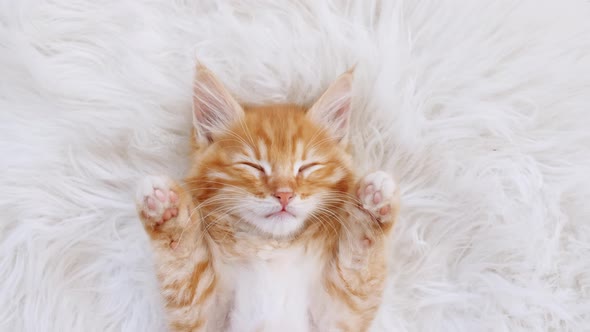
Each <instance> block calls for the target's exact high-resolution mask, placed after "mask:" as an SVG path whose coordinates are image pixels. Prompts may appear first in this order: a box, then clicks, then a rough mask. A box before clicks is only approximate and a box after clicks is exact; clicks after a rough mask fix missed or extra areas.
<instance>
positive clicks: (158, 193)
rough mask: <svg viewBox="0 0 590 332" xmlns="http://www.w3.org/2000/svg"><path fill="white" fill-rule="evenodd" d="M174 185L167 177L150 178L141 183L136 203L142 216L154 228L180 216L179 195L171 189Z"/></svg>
mask: <svg viewBox="0 0 590 332" xmlns="http://www.w3.org/2000/svg"><path fill="white" fill-rule="evenodd" d="M172 184H173V182H172V180H171V179H170V178H168V177H166V176H148V177H145V178H143V179H142V180H141V181H140V183H139V187H138V188H137V193H136V196H135V201H136V204H137V207H138V210H139V212H140V214H142V216H143V217H144V218H145V219H147V220H146V221H148V222H150V223H151V224H152V226H153V225H154V224H157V225H160V224H163V223H164V222H166V221H168V220H170V219H172V218H174V217H176V216H177V215H178V194H177V193H176V192H174V191H173V190H171V189H170V187H171V186H172Z"/></svg>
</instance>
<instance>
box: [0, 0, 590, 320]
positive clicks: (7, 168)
mask: <svg viewBox="0 0 590 332" xmlns="http://www.w3.org/2000/svg"><path fill="white" fill-rule="evenodd" d="M293 3H294V2H290V1H289V2H287V1H262V0H256V1H254V0H251V1H240V2H236V1H231V2H230V1H227V2H223V1H169V0H152V1H119V0H117V1H114V0H113V1H106V2H105V1H100V2H98V1H90V0H85V1H81V0H54V1H34V0H18V1H17V0H11V1H9V0H1V1H0V74H1V75H0V152H1V153H2V157H1V158H0V169H2V172H1V173H0V188H1V191H0V213H1V222H0V280H1V282H0V294H1V297H0V330H2V331H121V330H123V331H160V330H162V329H163V326H164V320H163V314H162V304H161V300H160V295H159V293H158V288H157V283H156V277H155V273H154V270H153V266H152V257H151V255H150V250H149V245H148V241H147V238H146V236H145V235H142V232H141V224H140V223H139V222H138V220H137V216H136V214H135V207H134V205H133V203H132V202H133V195H134V191H135V185H136V183H137V182H138V180H139V179H140V178H141V177H143V176H145V175H147V174H169V175H170V176H173V177H177V178H179V177H181V176H182V175H183V174H185V172H186V167H187V166H188V160H187V158H186V156H187V155H188V151H189V146H188V142H189V139H188V135H189V133H190V127H191V119H190V112H189V111H187V110H189V109H190V103H191V89H190V82H191V76H192V67H193V65H194V61H195V58H196V56H198V57H199V58H200V59H202V61H203V62H205V63H207V65H208V66H209V67H210V68H211V69H212V70H213V71H214V72H215V73H217V74H218V76H219V77H220V78H221V79H222V80H223V82H224V83H226V85H227V86H228V88H229V89H230V90H231V91H232V93H233V94H234V95H236V96H237V97H238V98H239V99H240V100H241V101H243V102H248V103H269V102H295V103H308V102H310V101H311V100H313V99H315V98H317V97H318V95H319V94H320V93H321V92H322V91H323V89H324V88H325V87H326V86H327V84H328V83H329V82H330V81H332V80H333V79H334V78H335V77H336V76H337V75H338V74H339V73H341V72H343V71H344V70H346V69H347V68H348V67H350V66H351V65H354V64H356V65H357V67H356V71H355V87H354V91H355V98H356V99H355V104H354V105H353V114H352V124H351V125H352V133H353V134H352V137H351V139H352V140H353V141H354V142H355V145H354V147H355V153H356V157H357V163H358V164H359V165H360V166H361V171H369V170H374V169H385V170H392V171H393V170H395V171H396V173H397V178H398V182H399V186H400V188H401V190H402V192H401V200H402V209H401V214H400V220H399V222H398V224H397V226H396V230H395V232H394V233H395V234H394V248H393V251H392V253H391V260H392V269H391V279H390V282H389V285H390V286H389V287H388V290H387V294H386V299H385V304H386V305H385V306H384V307H383V308H382V310H381V312H380V313H379V317H378V319H377V322H376V324H375V326H374V330H375V331H476V330H493V331H519V330H527V331H531V330H532V331H541V330H551V329H555V330H559V331H582V330H587V329H588V328H589V326H590V316H589V315H590V314H589V313H590V258H589V257H590V244H589V243H590V223H589V217H590V205H589V204H588V201H590V175H589V174H590V130H589V129H588V125H589V123H590V98H589V96H590V57H589V55H588V54H590V38H589V37H588V36H590V20H589V19H588V17H590V4H589V3H588V2H587V1H576V0H572V1H569V2H558V1H537V0H524V1H518V2H516V1H508V0H507V1H493V2H490V1H484V0H477V1H475V0H474V1H458V0H457V1H452V0H451V1H446V2H444V4H443V2H440V1H427V0H416V1H377V0H374V1H371V0H366V1H357V2H354V3H349V2H347V1H332V2H330V3H329V4H328V2H324V1H308V2H306V4H300V5H295V4H293Z"/></svg>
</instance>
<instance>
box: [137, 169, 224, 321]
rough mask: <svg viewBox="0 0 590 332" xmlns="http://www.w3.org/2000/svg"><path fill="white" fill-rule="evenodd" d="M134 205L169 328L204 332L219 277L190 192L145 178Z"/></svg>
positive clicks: (163, 180) (165, 179)
mask: <svg viewBox="0 0 590 332" xmlns="http://www.w3.org/2000/svg"><path fill="white" fill-rule="evenodd" d="M136 205H137V210H138V213H139V217H140V219H141V221H142V222H143V226H144V228H145V230H146V232H147V234H148V236H149V237H150V240H151V244H152V247H153V251H154V258H155V263H156V272H157V275H158V279H159V281H160V287H161V290H162V294H163V295H164V298H165V301H166V311H167V314H168V317H169V321H170V328H171V329H172V330H173V331H205V330H206V328H207V325H208V323H209V322H208V321H207V317H210V316H211V315H210V311H211V310H212V308H211V304H212V303H213V302H214V297H215V296H214V295H215V294H214V293H215V290H216V280H217V279H216V276H215V271H214V269H213V265H212V261H211V255H210V252H209V249H208V247H207V243H206V240H205V239H204V237H203V236H202V233H201V232H200V219H199V218H200V215H199V213H198V211H195V207H194V204H193V201H192V198H191V196H190V194H189V193H188V192H186V191H185V190H184V189H183V188H182V187H181V186H180V185H178V184H177V183H176V182H175V181H174V180H172V179H170V178H169V177H166V176H149V177H146V178H144V179H143V180H142V181H141V182H140V185H139V188H138V190H137V196H136Z"/></svg>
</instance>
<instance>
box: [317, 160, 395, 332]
mask: <svg viewBox="0 0 590 332" xmlns="http://www.w3.org/2000/svg"><path fill="white" fill-rule="evenodd" d="M356 194H357V199H358V202H357V205H356V206H355V207H351V208H350V211H349V217H348V219H347V220H345V221H344V224H343V227H342V232H341V234H340V238H339V242H338V252H337V255H336V257H335V259H334V261H333V263H332V266H331V268H330V269H329V273H328V279H327V282H326V285H327V287H326V289H327V290H328V293H329V294H330V296H331V298H332V303H333V305H334V308H335V311H334V312H333V317H334V320H333V321H332V322H330V324H329V327H328V328H325V329H324V330H326V331H366V330H367V329H368V328H369V326H370V323H371V322H372V320H373V319H374V317H375V314H376V312H377V309H378V307H379V305H380V304H381V296H382V293H383V290H384V287H385V278H386V276H387V253H388V250H387V247H388V246H387V244H388V239H389V234H390V232H391V229H392V227H393V224H394V222H395V219H396V218H397V212H398V208H399V201H398V191H397V186H396V184H395V182H394V180H393V178H392V177H391V176H390V175H389V174H387V173H385V172H381V171H378V172H374V173H370V174H368V175H366V176H365V177H364V178H362V179H361V181H360V182H359V183H358V185H357V190H356Z"/></svg>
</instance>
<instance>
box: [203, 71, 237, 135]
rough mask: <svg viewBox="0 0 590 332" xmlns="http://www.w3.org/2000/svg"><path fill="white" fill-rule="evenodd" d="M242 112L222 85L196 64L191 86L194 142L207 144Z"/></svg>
mask: <svg viewBox="0 0 590 332" xmlns="http://www.w3.org/2000/svg"><path fill="white" fill-rule="evenodd" d="M243 114H244V111H243V110H242V107H241V106H240V104H238V102H236V100H235V99H234V98H233V97H232V96H231V94H230V93H229V92H228V91H227V90H226V89H225V88H224V87H223V84H222V83H221V82H220V81H219V80H218V79H217V77H215V75H214V74H213V73H212V72H211V71H209V69H207V68H206V67H205V66H203V65H202V64H200V63H197V69H196V72H195V80H194V83H193V125H194V126H195V134H196V139H197V142H198V143H204V144H209V143H211V142H213V141H214V140H215V137H216V136H217V135H219V134H222V133H223V132H225V131H226V130H227V129H228V128H229V126H230V125H231V124H232V123H234V122H235V121H237V120H238V119H239V118H240V117H241V116H242V115H243Z"/></svg>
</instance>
